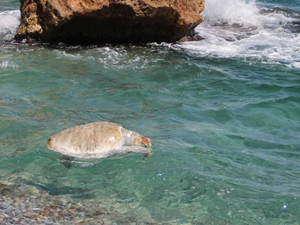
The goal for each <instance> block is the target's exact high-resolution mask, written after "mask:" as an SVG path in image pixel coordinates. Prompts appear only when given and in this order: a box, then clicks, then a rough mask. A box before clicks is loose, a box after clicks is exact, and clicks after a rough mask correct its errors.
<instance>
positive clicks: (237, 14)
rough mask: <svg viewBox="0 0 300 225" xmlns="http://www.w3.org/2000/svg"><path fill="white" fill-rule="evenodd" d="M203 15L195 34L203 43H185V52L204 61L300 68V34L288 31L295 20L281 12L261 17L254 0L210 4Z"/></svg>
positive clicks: (272, 12)
mask: <svg viewBox="0 0 300 225" xmlns="http://www.w3.org/2000/svg"><path fill="white" fill-rule="evenodd" d="M203 15H204V22H203V23H202V24H200V25H199V26H198V27H197V28H196V31H197V33H198V34H199V35H200V36H201V37H203V38H204V40H202V41H200V42H187V43H184V44H182V45H181V46H182V47H183V48H184V49H187V50H188V51H190V52H193V53H195V54H197V55H199V56H203V57H207V56H208V57H221V58H232V57H237V58H254V59H258V60H262V61H264V62H265V61H267V62H270V63H273V62H274V63H282V64H287V65H291V64H294V66H293V67H294V68H295V67H297V66H298V62H299V61H300V41H299V34H298V33H293V32H291V30H289V29H286V27H288V26H286V24H289V23H292V22H293V21H296V18H293V17H292V16H290V17H289V16H287V15H286V14H283V13H280V12H279V11H270V12H269V13H261V12H260V8H259V7H258V6H257V5H256V3H255V1H253V0H251V1H245V0H244V1H243V0H226V1H224V0H223V1H221V0H207V1H206V9H205V11H204V13H203Z"/></svg>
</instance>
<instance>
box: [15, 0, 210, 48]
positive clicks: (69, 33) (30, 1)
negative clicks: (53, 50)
mask: <svg viewBox="0 0 300 225" xmlns="http://www.w3.org/2000/svg"><path fill="white" fill-rule="evenodd" d="M20 2H21V24H20V26H19V29H18V31H17V34H16V39H24V38H26V39H29V40H31V39H33V40H42V41H47V42H64V43H69V44H103V43H143V42H174V41H177V40H179V39H181V38H183V37H184V36H186V35H189V34H191V36H194V33H193V30H194V28H195V26H197V25H198V24H199V23H200V22H201V21H202V17H201V16H200V12H202V11H203V9H204V0H189V1H186V0H89V1H87V0H69V1H61V0H20Z"/></svg>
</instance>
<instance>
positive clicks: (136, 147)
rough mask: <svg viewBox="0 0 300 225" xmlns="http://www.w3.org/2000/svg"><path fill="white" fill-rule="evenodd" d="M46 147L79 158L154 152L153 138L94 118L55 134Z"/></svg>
mask: <svg viewBox="0 0 300 225" xmlns="http://www.w3.org/2000/svg"><path fill="white" fill-rule="evenodd" d="M47 147H48V148H49V149H51V150H53V151H56V152H59V153H61V154H63V155H67V156H72V157H76V158H105V157H108V156H111V155H114V154H119V153H127V152H139V153H142V154H144V155H145V156H149V155H150V154H151V149H150V147H151V140H150V139H149V138H147V137H144V136H142V135H140V134H138V133H136V132H134V131H130V130H127V129H125V128H123V127H122V126H120V125H118V124H115V123H111V122H95V123H90V124H86V125H81V126H76V127H72V128H69V129H66V130H63V131H61V132H59V133H57V134H54V135H53V136H52V137H50V138H49V139H48V141H47Z"/></svg>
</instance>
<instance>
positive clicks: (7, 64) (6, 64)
mask: <svg viewBox="0 0 300 225" xmlns="http://www.w3.org/2000/svg"><path fill="white" fill-rule="evenodd" d="M0 68H2V69H17V68H19V66H18V65H17V64H15V63H14V62H11V61H7V60H5V61H3V62H0Z"/></svg>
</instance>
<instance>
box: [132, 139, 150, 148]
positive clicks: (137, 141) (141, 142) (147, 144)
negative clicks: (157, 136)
mask: <svg viewBox="0 0 300 225" xmlns="http://www.w3.org/2000/svg"><path fill="white" fill-rule="evenodd" d="M133 144H134V145H137V146H142V147H144V148H150V147H151V146H152V144H151V140H150V138H147V137H144V136H137V137H135V138H134V140H133Z"/></svg>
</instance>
